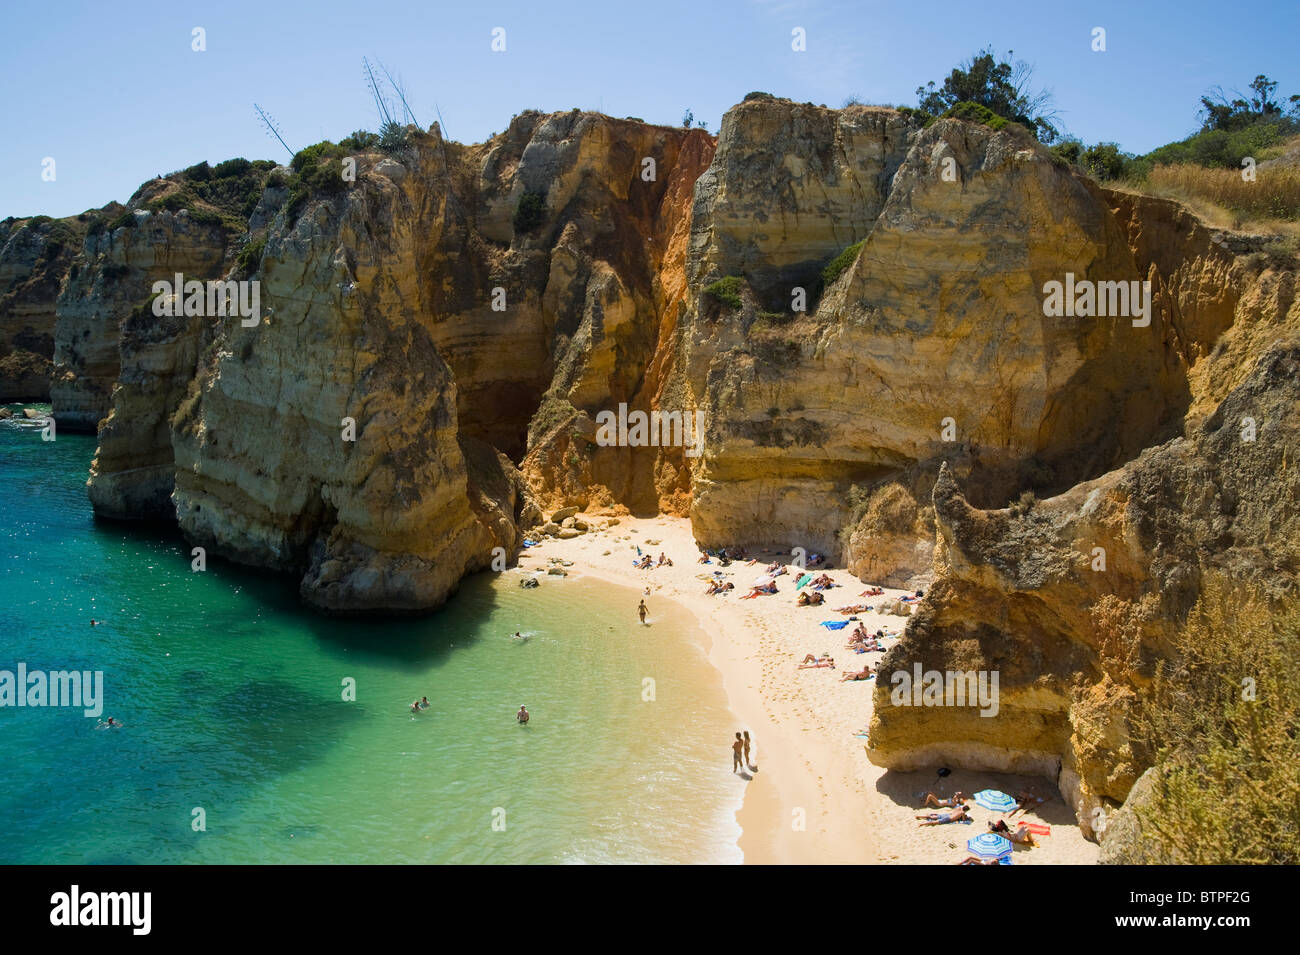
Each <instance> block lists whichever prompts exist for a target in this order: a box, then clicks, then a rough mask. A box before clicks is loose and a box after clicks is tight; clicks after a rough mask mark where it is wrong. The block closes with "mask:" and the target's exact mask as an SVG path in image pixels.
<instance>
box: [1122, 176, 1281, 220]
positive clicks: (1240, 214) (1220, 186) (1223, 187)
mask: <svg viewBox="0 0 1300 955" xmlns="http://www.w3.org/2000/svg"><path fill="white" fill-rule="evenodd" d="M1147 183H1148V185H1149V186H1150V188H1151V189H1152V191H1154V192H1156V193H1157V194H1159V195H1169V196H1173V197H1175V198H1195V199H1200V200H1203V201H1205V202H1209V203H1212V204H1213V205H1216V206H1219V207H1221V208H1223V209H1226V210H1228V211H1229V212H1231V213H1232V214H1233V216H1234V218H1235V219H1236V220H1238V221H1241V220H1255V221H1261V222H1262V221H1268V220H1282V221H1285V222H1295V221H1298V220H1300V165H1273V166H1268V167H1265V168H1262V169H1260V170H1258V172H1257V175H1256V179H1255V181H1254V182H1245V181H1243V180H1242V178H1241V173H1240V171H1238V170H1234V169H1206V168H1205V167H1203V166H1192V165H1179V166H1156V167H1155V168H1154V169H1152V170H1151V173H1150V175H1149V176H1148V177H1147Z"/></svg>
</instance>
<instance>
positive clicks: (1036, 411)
mask: <svg viewBox="0 0 1300 955" xmlns="http://www.w3.org/2000/svg"><path fill="white" fill-rule="evenodd" d="M780 106H781V104H772V103H760V104H745V105H742V106H741V107H737V108H736V109H735V110H733V111H732V113H729V114H728V119H727V121H726V122H724V125H723V133H722V141H721V143H720V145H719V149H718V155H717V157H716V158H715V165H718V164H720V163H723V162H726V163H730V164H740V165H741V166H742V168H747V166H748V165H750V164H754V163H756V162H757V160H756V159H755V158H753V157H742V156H738V155H737V153H736V150H735V149H733V143H732V141H731V140H730V139H729V132H730V131H731V130H733V129H735V128H736V127H738V126H749V125H751V124H752V125H755V126H757V127H758V128H759V129H760V130H762V129H764V126H763V124H762V116H763V115H764V114H765V112H766V111H770V110H774V109H777V108H778V107H780ZM784 109H785V112H786V113H791V112H793V113H794V114H795V115H798V114H799V113H800V112H803V113H814V114H815V113H816V112H817V111H816V110H815V108H809V107H793V108H792V107H790V106H789V104H786V105H785V107H784ZM829 112H830V113H831V115H838V117H839V122H840V123H841V124H854V125H866V126H868V127H870V128H872V129H873V130H875V132H874V134H873V137H872V139H873V141H874V142H876V143H878V144H879V145H877V146H876V148H874V149H872V150H863V149H859V150H858V151H856V152H854V153H853V154H852V155H853V156H854V158H855V159H858V161H859V162H860V163H861V164H862V165H863V166H868V165H869V166H870V167H871V168H870V173H871V174H870V175H866V176H864V175H863V174H862V173H861V172H860V173H859V180H858V181H860V180H861V179H862V178H866V179H868V180H869V181H873V182H881V183H885V184H887V188H886V189H883V190H881V191H879V192H867V193H865V194H862V193H859V194H855V195H854V196H853V201H855V202H859V203H862V204H863V207H864V209H865V215H863V216H860V217H859V218H858V220H857V221H859V222H860V223H861V231H858V232H855V233H853V234H852V235H848V236H845V235H843V234H834V233H830V232H828V233H827V234H826V235H825V241H824V243H823V244H822V245H821V246H820V250H819V251H820V256H821V259H820V262H821V263H822V264H824V263H825V262H827V261H829V260H830V258H831V257H832V256H833V255H834V254H835V252H837V251H838V249H836V248H835V246H834V245H833V244H832V242H834V243H844V244H847V242H848V241H850V240H853V239H861V240H863V243H862V246H861V249H860V251H859V252H858V253H857V255H856V257H855V258H853V260H852V261H851V262H850V263H849V264H848V266H847V267H846V268H845V269H844V272H843V273H842V275H841V276H839V277H838V279H837V280H836V281H835V282H834V283H833V284H832V285H831V286H830V287H829V288H827V289H825V290H824V293H823V294H822V296H821V298H820V301H819V302H818V303H817V304H816V307H815V309H810V311H809V312H808V313H807V314H802V315H801V314H791V313H790V312H789V300H790V295H791V289H790V287H789V286H790V285H791V284H793V283H794V282H795V281H796V280H801V281H804V282H807V283H809V284H811V282H810V280H809V279H808V272H809V269H810V266H809V265H806V264H805V265H803V266H801V267H800V268H799V270H793V267H791V270H787V271H784V272H783V271H781V269H780V268H779V263H780V262H781V261H782V260H783V258H799V259H801V260H809V259H812V258H814V256H813V255H812V253H811V252H810V251H801V252H798V253H794V252H792V253H789V255H787V256H777V257H774V258H773V259H772V261H771V263H770V264H765V265H756V264H755V261H756V260H759V259H762V257H763V251H764V250H763V249H762V248H761V247H759V246H757V244H755V243H751V246H750V247H749V248H748V249H747V253H746V254H745V255H739V254H732V255H730V256H729V255H728V254H727V249H728V248H730V247H731V246H733V245H735V242H733V241H729V240H724V241H719V240H718V239H717V238H716V237H715V232H713V231H710V229H709V227H708V220H709V218H710V216H711V215H718V214H719V211H718V210H717V209H716V208H715V207H716V206H719V205H721V206H723V207H724V208H723V210H722V213H721V214H723V215H724V216H727V217H730V215H731V213H730V212H729V211H728V210H727V208H726V206H727V203H726V202H725V201H724V199H720V198H718V197H717V196H716V195H715V194H714V193H713V190H712V186H711V184H710V176H706V177H704V178H703V179H702V180H701V183H700V186H699V188H698V189H697V205H696V217H695V224H694V229H695V231H696V234H697V235H698V236H699V237H700V242H699V245H698V247H693V249H692V253H693V256H695V258H694V259H693V260H692V267H693V268H694V269H695V270H696V272H697V273H698V274H699V275H700V276H701V279H700V281H701V282H706V281H711V280H713V279H716V278H719V277H721V275H722V274H724V273H725V272H726V270H728V269H737V270H742V269H743V270H746V271H745V272H744V279H745V283H746V286H747V292H746V299H747V300H746V301H745V304H744V305H743V306H742V307H741V308H738V309H737V308H731V307H728V306H725V305H722V306H719V304H718V303H716V302H711V301H710V299H709V296H707V295H703V296H700V298H699V299H698V300H697V303H696V304H697V313H696V315H695V317H694V321H693V323H692V324H691V326H690V330H689V332H688V335H689V341H688V344H687V345H686V346H685V350H686V351H687V352H688V358H687V364H686V375H687V378H688V380H689V381H690V384H691V390H692V392H693V394H695V395H697V396H698V397H699V400H700V401H701V403H702V404H703V406H704V407H705V408H706V414H707V417H708V420H709V430H708V438H707V441H706V445H705V452H704V455H703V457H702V458H701V461H700V465H699V468H698V470H697V474H696V479H695V481H694V482H693V503H692V511H691V515H692V519H693V523H694V526H695V528H696V532H697V535H698V536H699V537H700V538H701V540H702V541H704V542H705V543H708V544H720V543H724V542H728V541H732V540H746V541H751V540H762V539H766V540H774V541H775V540H779V541H783V542H793V543H806V544H808V545H811V546H813V547H815V548H817V549H831V550H836V549H838V548H837V541H836V540H835V537H834V532H835V530H836V529H838V528H839V527H841V526H843V525H844V524H845V523H847V522H848V521H849V520H850V519H851V518H852V516H853V515H852V514H851V511H850V498H851V496H852V495H851V493H850V492H851V490H852V488H853V486H855V485H856V486H857V487H858V488H859V492H858V493H859V495H860V496H861V497H862V498H869V497H870V496H871V495H872V494H873V493H874V491H875V490H877V489H879V488H881V487H884V486H886V485H889V484H890V483H891V482H901V484H902V485H904V486H906V485H909V484H913V483H917V482H914V481H913V480H912V479H911V477H910V475H912V474H914V473H915V471H916V470H918V469H919V470H920V471H921V472H923V473H928V474H930V475H933V474H934V473H935V471H936V470H937V462H938V461H939V460H942V459H944V458H949V457H954V458H955V457H962V458H965V459H967V460H968V468H969V477H970V481H969V483H968V489H969V493H970V494H971V495H972V497H973V498H974V499H976V500H977V501H979V502H980V503H982V504H984V505H986V506H988V505H995V504H1001V503H1004V502H1005V501H1007V500H1008V499H1009V498H1011V497H1013V496H1014V495H1015V494H1016V493H1018V492H1019V491H1020V490H1022V489H1023V488H1025V487H1027V486H1030V485H1031V484H1034V483H1038V484H1040V485H1046V486H1050V487H1054V488H1056V489H1060V488H1063V487H1068V486H1070V485H1071V484H1073V483H1075V482H1076V481H1078V480H1081V479H1084V478H1087V477H1091V476H1095V475H1097V474H1100V473H1103V472H1104V471H1106V470H1107V469H1109V468H1112V467H1115V466H1117V465H1118V464H1121V463H1123V462H1124V461H1125V460H1128V459H1130V458H1132V457H1133V456H1134V455H1136V454H1137V453H1138V452H1139V451H1140V450H1141V449H1142V448H1144V447H1146V446H1147V445H1149V444H1150V443H1151V442H1152V441H1153V440H1156V439H1158V438H1159V437H1161V436H1162V435H1167V434H1168V433H1172V431H1173V430H1175V429H1176V428H1177V426H1178V424H1179V422H1180V420H1181V415H1182V412H1183V411H1184V410H1185V408H1186V406H1187V404H1188V401H1189V392H1188V387H1187V380H1186V379H1187V373H1188V368H1189V367H1190V365H1191V363H1192V361H1193V360H1194V357H1195V355H1196V354H1198V353H1199V351H1198V350H1202V349H1205V348H1206V347H1210V346H1212V343H1213V342H1214V340H1215V338H1216V336H1217V334H1218V332H1220V331H1221V330H1222V328H1223V327H1225V326H1226V324H1228V323H1230V321H1231V317H1232V311H1233V307H1234V305H1235V293H1234V290H1233V288H1232V285H1231V283H1225V282H1224V281H1223V279H1224V277H1225V276H1226V274H1227V273H1228V272H1229V271H1230V270H1231V267H1232V261H1233V258H1232V256H1231V255H1230V254H1229V253H1227V252H1226V251H1224V250H1223V249H1221V248H1220V247H1218V246H1217V245H1214V244H1213V243H1212V242H1211V241H1210V234H1209V233H1208V232H1206V231H1205V230H1202V229H1199V227H1198V226H1197V225H1196V223H1195V220H1194V219H1191V217H1188V216H1184V217H1183V219H1181V220H1177V219H1176V217H1175V216H1174V215H1173V210H1176V209H1177V207H1176V206H1173V205H1172V204H1165V206H1167V207H1168V208H1165V206H1162V207H1161V208H1160V212H1161V214H1162V215H1163V216H1164V217H1165V218H1166V219H1168V218H1171V217H1173V218H1174V220H1175V221H1170V222H1167V223H1166V222H1163V221H1161V222H1158V223H1157V225H1155V226H1153V225H1152V218H1153V217H1152V215H1151V213H1150V210H1149V209H1148V208H1147V207H1146V206H1144V205H1143V204H1142V203H1139V202H1136V201H1127V200H1126V197H1120V196H1117V195H1115V194H1112V193H1106V192H1103V191H1102V190H1099V189H1097V188H1096V187H1095V186H1093V185H1091V184H1090V183H1089V182H1087V181H1086V180H1084V179H1082V178H1080V177H1079V176H1077V174H1076V173H1074V172H1073V171H1072V170H1070V169H1068V168H1064V167H1062V166H1060V165H1058V164H1057V163H1056V162H1054V161H1053V160H1052V157H1051V156H1050V155H1049V154H1048V153H1047V152H1046V151H1045V150H1044V149H1042V148H1041V147H1040V146H1038V145H1037V144H1036V143H1034V142H1033V141H1032V140H1031V139H1030V138H1029V137H1028V136H1027V135H1025V134H1024V133H1023V131H1019V130H1016V129H1014V128H1011V127H1008V128H1007V129H1004V130H1003V131H1001V132H994V131H992V130H990V129H988V128H986V127H983V126H979V125H972V124H969V123H964V122H959V121H956V120H943V121H940V122H937V123H935V124H933V125H932V126H930V127H929V128H927V129H925V130H923V131H919V132H915V133H914V134H913V135H911V136H906V135H904V133H905V132H906V127H905V126H904V125H903V120H902V119H901V118H900V117H898V116H897V115H896V114H893V113H892V112H888V111H885V112H881V111H874V112H871V111H866V112H863V113H861V114H857V115H855V114H854V111H852V110H845V111H843V112H841V113H839V114H835V113H834V111H829ZM895 130H896V131H897V133H896V134H894V132H893V131H895ZM829 138H830V137H827V136H823V137H822V138H821V139H820V140H814V141H811V142H803V141H801V140H795V139H789V138H783V137H782V136H781V135H779V134H776V133H772V134H769V135H749V136H741V135H739V134H737V135H736V136H735V137H734V141H735V143H736V144H737V147H736V148H739V145H738V144H745V146H746V148H747V149H748V150H750V151H752V152H754V153H757V154H758V155H759V156H761V157H763V158H764V159H765V162H766V165H765V166H764V168H765V169H766V171H765V172H764V176H768V177H770V176H771V167H772V166H773V165H774V164H775V165H781V164H782V162H784V163H785V164H786V165H790V166H792V167H797V168H801V169H803V170H804V175H805V179H809V178H811V179H814V180H815V179H816V178H817V176H818V173H817V172H816V168H817V167H815V166H814V165H812V164H801V163H799V162H797V161H796V160H797V158H798V154H799V152H800V150H803V151H814V150H816V149H818V148H822V149H825V148H827V146H828V139H829ZM837 141H838V140H837ZM782 156H784V157H786V158H785V159H784V160H782V159H781V158H780V157H782ZM822 174H823V175H827V176H828V178H829V179H830V181H831V182H832V183H834V182H839V181H840V178H839V177H838V175H832V174H829V173H822ZM761 181H762V177H756V178H755V180H754V181H753V183H752V184H751V188H750V189H749V190H748V191H747V192H746V193H745V195H746V198H747V200H748V202H749V204H750V206H751V207H752V208H754V209H758V210H761V209H772V208H781V207H782V204H783V203H784V202H786V201H787V193H786V192H784V191H782V189H781V187H780V180H779V177H778V178H777V187H776V190H775V191H772V190H768V191H763V190H762V188H761V186H760V183H761ZM1157 202H1158V201H1156V200H1152V203H1151V204H1148V205H1152V204H1157ZM796 209H797V206H796ZM800 211H801V210H800ZM877 212H878V215H877ZM800 221H801V222H802V219H801V220H800ZM814 221H816V220H815V217H814ZM850 221H851V220H850ZM769 228H770V225H769V224H766V223H764V222H763V220H762V216H761V214H759V213H754V214H753V215H751V217H750V220H749V222H748V229H749V230H750V231H751V232H756V233H763V232H764V231H765V230H767V229H769ZM735 229H736V231H737V232H741V231H743V229H742V228H741V227H739V226H737V227H735ZM1170 238H1173V239H1176V240H1177V241H1175V242H1170V243H1168V244H1164V240H1166V239H1170ZM798 245H799V248H800V249H803V250H810V249H812V248H814V247H815V243H813V242H811V241H809V242H804V243H799V244H798ZM1067 273H1068V274H1070V275H1073V276H1074V277H1076V278H1077V279H1079V280H1090V281H1114V282H1135V281H1144V280H1150V281H1152V283H1153V287H1152V298H1153V302H1152V316H1151V321H1150V324H1149V325H1147V326H1146V327H1135V326H1134V325H1133V323H1132V321H1131V320H1130V319H1129V318H1128V317H1118V318H1117V317H1113V316H1111V317H1105V318H1093V317H1088V318H1061V317H1049V316H1047V315H1045V314H1044V292H1043V288H1044V285H1045V283H1046V282H1049V281H1053V280H1057V281H1062V282H1064V281H1066V276H1067ZM751 275H752V276H753V277H752V278H751ZM750 298H752V302H751V301H750V300H749V299H750ZM782 300H784V304H782ZM769 308H782V309H783V312H782V313H781V314H771V313H769V314H767V315H764V314H762V311H761V310H762V309H769ZM919 483H920V484H921V485H922V486H924V487H925V490H926V492H928V485H927V484H926V483H925V482H919ZM915 503H916V508H917V515H916V520H917V521H919V525H918V526H919V527H922V528H923V527H924V526H926V525H927V523H928V521H929V516H928V514H927V513H926V512H927V511H928V502H927V501H926V499H925V497H924V496H921V497H919V498H917V499H916V502H915ZM855 536H856V539H857V540H856V544H855V543H854V537H855ZM906 536H907V534H906V533H905V534H904V535H903V538H891V537H890V536H889V532H888V530H887V529H885V528H882V527H878V526H876V525H874V524H871V523H868V524H866V525H865V526H863V527H860V528H857V529H856V531H855V532H851V533H850V535H849V544H850V548H849V550H848V551H847V553H845V558H846V560H847V562H848V563H849V564H850V565H851V566H853V567H854V568H855V570H859V572H870V571H869V570H868V568H869V566H870V554H871V553H872V552H874V553H875V554H876V557H877V562H878V564H879V566H880V567H881V568H882V570H881V573H880V577H881V579H885V578H888V579H889V580H890V581H891V582H898V581H902V580H908V579H911V578H913V577H915V576H917V575H921V574H924V573H925V572H926V571H927V570H928V568H927V566H926V563H927V562H926V556H927V555H926V552H925V548H923V547H921V548H913V547H909V546H908V544H907V542H906V540H905V538H906ZM882 537H883V538H884V539H882Z"/></svg>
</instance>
